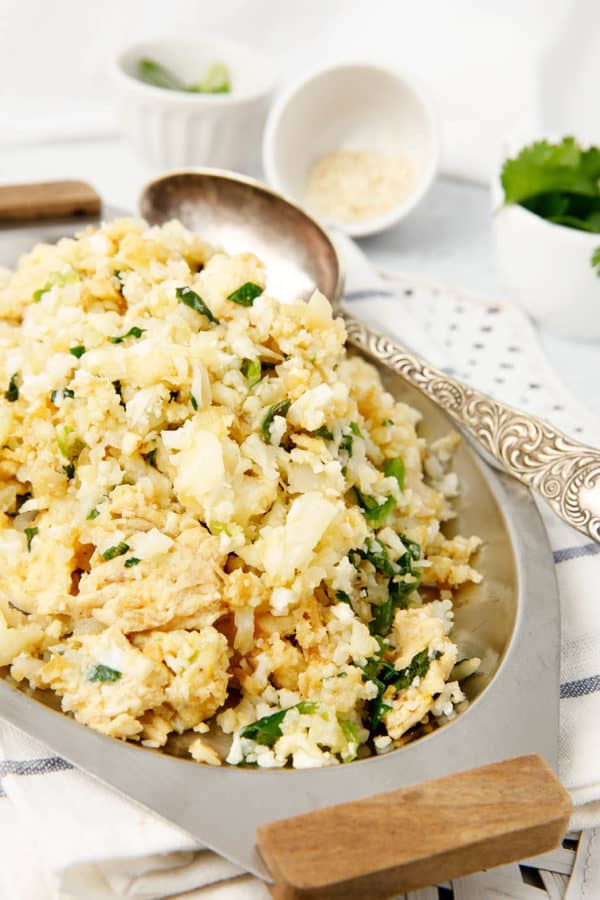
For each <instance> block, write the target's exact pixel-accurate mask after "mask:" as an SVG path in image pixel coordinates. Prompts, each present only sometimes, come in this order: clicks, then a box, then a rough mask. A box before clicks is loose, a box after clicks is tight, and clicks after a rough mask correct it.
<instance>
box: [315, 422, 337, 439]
mask: <svg viewBox="0 0 600 900" xmlns="http://www.w3.org/2000/svg"><path fill="white" fill-rule="evenodd" d="M311 434H312V435H314V436H315V437H318V438H323V440H324V441H332V440H333V432H332V431H330V430H329V428H328V427H327V425H321V427H320V428H317V430H316V431H311Z"/></svg>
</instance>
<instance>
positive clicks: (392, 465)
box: [383, 456, 405, 491]
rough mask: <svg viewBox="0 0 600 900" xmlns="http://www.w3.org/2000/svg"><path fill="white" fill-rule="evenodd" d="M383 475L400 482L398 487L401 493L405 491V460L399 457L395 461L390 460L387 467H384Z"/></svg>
mask: <svg viewBox="0 0 600 900" xmlns="http://www.w3.org/2000/svg"><path fill="white" fill-rule="evenodd" d="M383 474H384V475H385V476H386V478H389V477H392V478H395V479H396V481H397V482H398V487H399V488H400V490H401V491H403V490H404V474H405V468H404V460H403V459H402V457H401V456H397V457H396V458H395V459H388V460H387V462H386V464H385V466H384V467H383Z"/></svg>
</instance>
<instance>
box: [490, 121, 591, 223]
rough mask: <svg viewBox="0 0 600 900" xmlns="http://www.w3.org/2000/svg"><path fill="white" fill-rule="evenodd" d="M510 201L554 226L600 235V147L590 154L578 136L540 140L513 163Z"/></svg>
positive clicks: (505, 182) (508, 171)
mask: <svg viewBox="0 0 600 900" xmlns="http://www.w3.org/2000/svg"><path fill="white" fill-rule="evenodd" d="M500 180H501V183H502V187H503V189H504V200H505V202H506V203H507V204H513V203H517V204H520V205H521V206H524V207H525V208H526V209H529V210H530V211H531V212H533V213H535V214H536V215H538V216H541V217H542V218H543V219H546V220H547V221H549V222H553V223H555V224H557V225H565V226H567V227H568V228H576V229H579V230H582V231H590V232H595V233H600V148H599V147H589V148H588V149H587V150H584V149H583V148H582V147H580V146H579V144H577V142H576V141H575V139H574V138H572V137H565V138H563V140H562V141H559V142H557V143H552V142H550V141H536V142H535V143H533V144H530V145H529V146H528V147H524V148H523V149H522V150H521V152H520V153H519V154H518V155H517V156H516V157H514V158H513V159H507V160H506V162H505V163H504V166H503V168H502V173H501V178H500Z"/></svg>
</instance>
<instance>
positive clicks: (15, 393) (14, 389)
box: [4, 372, 19, 403]
mask: <svg viewBox="0 0 600 900" xmlns="http://www.w3.org/2000/svg"><path fill="white" fill-rule="evenodd" d="M18 377H19V373H18V372H15V373H14V375H11V379H10V381H9V382H8V389H7V390H6V391H5V394H4V396H5V397H6V399H7V400H8V402H9V403H14V402H15V400H18V399H19V384H18V380H17V379H18Z"/></svg>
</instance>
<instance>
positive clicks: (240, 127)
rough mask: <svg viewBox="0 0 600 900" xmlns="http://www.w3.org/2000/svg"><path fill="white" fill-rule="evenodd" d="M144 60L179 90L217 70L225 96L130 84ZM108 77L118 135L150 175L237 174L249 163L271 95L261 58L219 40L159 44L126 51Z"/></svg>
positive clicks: (268, 73) (138, 82) (175, 40)
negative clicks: (225, 84) (175, 79)
mask: <svg viewBox="0 0 600 900" xmlns="http://www.w3.org/2000/svg"><path fill="white" fill-rule="evenodd" d="M143 58H150V59H153V60H156V61H157V62H159V63H161V64H162V65H164V66H167V67H168V68H169V69H171V70H173V71H174V72H175V73H176V74H177V75H178V76H179V77H180V78H181V79H182V80H183V81H184V82H186V83H187V82H189V83H192V82H195V81H199V80H200V79H201V78H202V76H203V74H204V72H205V71H206V69H207V68H208V67H209V66H210V65H211V64H212V63H215V62H222V63H224V64H225V65H226V66H227V68H228V69H229V72H230V74H231V82H232V90H231V93H228V94H196V93H187V92H184V91H172V90H165V89H163V88H159V87H154V86H153V85H150V84H147V83H145V82H143V81H141V80H140V79H139V78H138V77H137V76H136V67H137V64H138V61H139V60H140V59H143ZM111 75H112V79H113V83H114V86H115V93H116V101H117V113H118V118H119V122H120V125H121V127H122V129H123V132H124V133H125V135H126V136H127V137H128V138H129V140H130V141H131V143H132V144H133V146H134V148H135V149H136V150H137V152H138V153H139V154H140V156H142V157H143V158H144V160H145V161H146V162H147V163H148V164H149V165H150V166H151V167H152V168H153V169H165V168H177V167H181V166H217V167H220V168H228V169H244V168H246V167H247V166H248V164H249V162H250V161H251V160H252V159H253V157H255V156H256V152H257V148H258V147H259V146H260V141H261V135H262V130H263V126H264V122H265V118H266V114H267V110H268V105H269V97H270V94H271V90H272V87H273V70H272V67H271V65H270V63H269V61H268V60H267V59H266V58H265V57H264V56H262V55H261V54H258V53H255V52H254V51H253V50H251V49H250V48H248V47H245V46H243V45H241V44H235V43H232V42H231V41H225V40H221V39H218V38H214V39H213V38H207V39H205V40H202V39H200V40H195V39H194V40H187V39H185V38H168V39H167V38H165V39H162V40H156V41H147V42H144V43H140V44H136V45H133V46H130V47H127V48H126V49H125V50H123V51H122V52H121V53H120V54H119V55H118V56H117V58H116V60H115V61H114V63H113V65H112V67H111Z"/></svg>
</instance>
